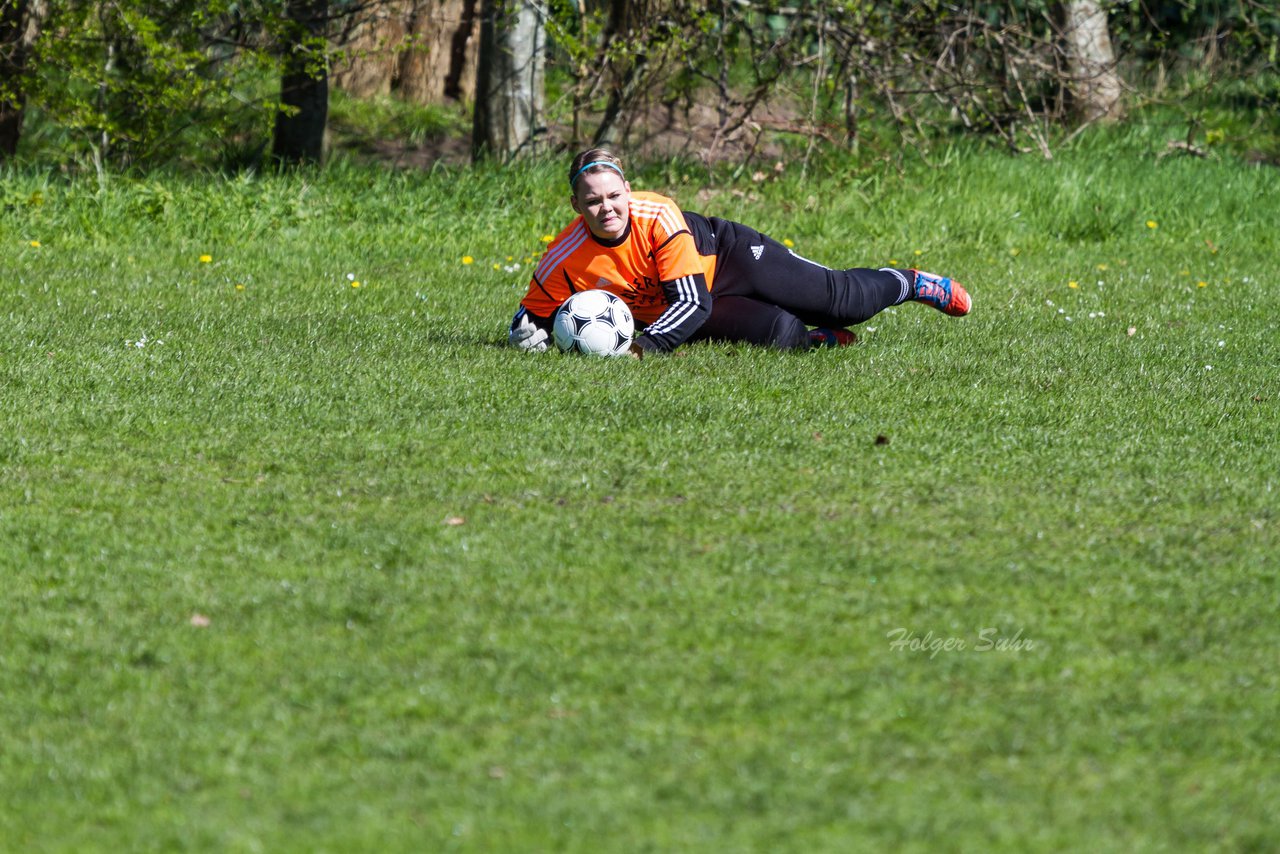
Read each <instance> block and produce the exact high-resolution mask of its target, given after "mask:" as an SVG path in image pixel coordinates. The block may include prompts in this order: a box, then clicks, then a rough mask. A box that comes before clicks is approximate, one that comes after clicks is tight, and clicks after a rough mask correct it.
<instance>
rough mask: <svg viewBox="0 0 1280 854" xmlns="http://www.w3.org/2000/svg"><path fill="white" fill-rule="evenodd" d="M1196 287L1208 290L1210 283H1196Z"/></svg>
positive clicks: (1202, 281)
mask: <svg viewBox="0 0 1280 854" xmlns="http://www.w3.org/2000/svg"><path fill="white" fill-rule="evenodd" d="M1196 287H1197V288H1207V287H1209V283H1208V282H1206V281H1204V280H1201V281H1199V282H1196Z"/></svg>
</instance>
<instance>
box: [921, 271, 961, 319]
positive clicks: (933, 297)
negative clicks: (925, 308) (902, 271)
mask: <svg viewBox="0 0 1280 854" xmlns="http://www.w3.org/2000/svg"><path fill="white" fill-rule="evenodd" d="M911 272H912V273H914V274H915V277H916V280H915V283H914V290H915V293H914V294H912V296H911V298H912V299H913V300H915V301H916V302H922V303H926V304H928V305H931V306H933V307H934V308H936V309H937V310H938V311H940V312H942V313H943V314H949V315H951V316H952V317H963V316H964V315H966V314H968V313H969V308H970V307H971V306H972V302H971V301H970V299H969V292H968V291H966V290H965V289H964V286H963V285H961V284H960V283H959V282H953V281H951V279H949V278H947V277H946V276H937V275H934V274H933V273H926V272H924V271H923V270H912V271H911Z"/></svg>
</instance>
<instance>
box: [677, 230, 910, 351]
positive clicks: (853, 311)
mask: <svg viewBox="0 0 1280 854" xmlns="http://www.w3.org/2000/svg"><path fill="white" fill-rule="evenodd" d="M711 224H712V227H713V228H714V230H715V241H716V256H717V261H716V271H715V280H714V284H713V285H712V288H711V297H712V302H711V316H710V317H708V318H707V321H706V322H705V323H704V324H703V325H702V326H701V327H700V328H699V329H698V331H697V332H696V333H694V335H693V337H692V339H691V340H695V341H696V340H702V339H712V340H719V341H745V342H748V343H751V344H758V345H762V346H771V347H778V348H780V349H784V350H789V349H792V348H797V347H808V346H809V331H808V329H807V327H809V326H827V327H832V328H836V329H842V328H844V327H847V326H852V325H854V324H856V323H862V322H863V321H864V320H868V319H870V318H871V317H874V316H875V315H876V314H878V313H879V312H881V311H883V310H884V309H886V308H888V307H889V306H891V305H898V304H899V303H902V302H905V301H906V300H908V299H910V298H911V295H912V274H911V272H910V271H908V270H888V269H886V270H870V269H865V268H854V269H850V270H832V269H830V268H828V267H824V266H822V265H821V264H817V263H814V262H813V261H809V260H808V259H805V258H802V257H800V256H799V255H797V254H795V253H794V252H792V251H791V250H790V249H788V248H787V247H785V246H783V245H782V244H781V243H779V242H778V241H776V240H774V239H773V238H770V237H766V236H765V235H763V234H761V233H760V232H758V231H756V230H755V229H753V228H749V227H747V226H745V225H742V224H740V223H736V222H729V221H728V220H722V219H712V220H711Z"/></svg>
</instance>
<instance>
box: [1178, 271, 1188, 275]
mask: <svg viewBox="0 0 1280 854" xmlns="http://www.w3.org/2000/svg"><path fill="white" fill-rule="evenodd" d="M1178 275H1179V276H1190V275H1191V271H1190V270H1179V271H1178Z"/></svg>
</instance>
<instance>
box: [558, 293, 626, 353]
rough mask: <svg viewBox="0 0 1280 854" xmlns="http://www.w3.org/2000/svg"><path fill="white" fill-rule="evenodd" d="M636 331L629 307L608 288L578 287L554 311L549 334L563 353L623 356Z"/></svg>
mask: <svg viewBox="0 0 1280 854" xmlns="http://www.w3.org/2000/svg"><path fill="white" fill-rule="evenodd" d="M635 331H636V321H635V318H633V317H632V316H631V309H630V308H628V307H627V304H626V303H625V302H623V301H622V300H621V299H620V298H619V297H616V296H614V295H613V294H611V293H609V292H608V291H599V290H596V291H579V292H578V293H576V294H574V295H573V296H571V297H569V298H568V299H567V300H565V301H564V303H563V304H562V305H561V306H560V310H559V311H557V312H556V319H555V320H554V321H553V322H552V324H551V337H552V338H554V339H555V342H556V346H557V347H559V348H560V349H561V350H563V351H564V352H566V353H586V354H587V355H588V356H622V355H625V354H626V353H627V351H628V349H629V348H630V346H631V335H632V333H634V332H635Z"/></svg>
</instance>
